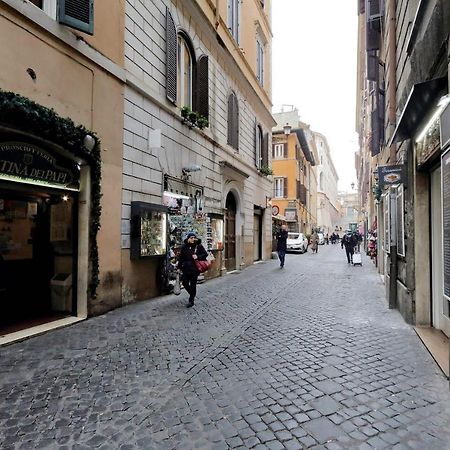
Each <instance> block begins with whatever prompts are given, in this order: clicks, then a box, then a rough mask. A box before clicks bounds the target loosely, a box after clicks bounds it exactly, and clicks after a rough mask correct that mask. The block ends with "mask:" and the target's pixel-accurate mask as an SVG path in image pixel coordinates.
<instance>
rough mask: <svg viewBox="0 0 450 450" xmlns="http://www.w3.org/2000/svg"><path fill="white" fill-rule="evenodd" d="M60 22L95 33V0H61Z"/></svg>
mask: <svg viewBox="0 0 450 450" xmlns="http://www.w3.org/2000/svg"><path fill="white" fill-rule="evenodd" d="M58 5H59V8H58V22H59V23H62V24H63V25H67V26H69V27H71V28H75V29H76V30H79V31H82V32H83V33H87V34H91V35H92V34H94V0H59V3H58Z"/></svg>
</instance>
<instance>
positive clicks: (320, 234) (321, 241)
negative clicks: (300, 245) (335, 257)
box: [317, 233, 325, 245]
mask: <svg viewBox="0 0 450 450" xmlns="http://www.w3.org/2000/svg"><path fill="white" fill-rule="evenodd" d="M317 235H318V236H319V240H318V241H317V243H318V244H319V245H323V244H325V236H324V235H323V233H317Z"/></svg>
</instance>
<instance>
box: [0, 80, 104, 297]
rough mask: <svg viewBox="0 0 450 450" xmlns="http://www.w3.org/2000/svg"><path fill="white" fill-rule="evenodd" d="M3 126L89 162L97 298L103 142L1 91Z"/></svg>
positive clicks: (92, 276)
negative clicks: (87, 142) (87, 143)
mask: <svg viewBox="0 0 450 450" xmlns="http://www.w3.org/2000/svg"><path fill="white" fill-rule="evenodd" d="M0 124H4V125H6V126H9V127H11V128H15V129H18V130H21V131H24V132H26V133H30V134H33V135H35V136H37V137H40V138H42V139H45V140H47V141H50V142H53V143H55V144H57V145H59V146H61V147H63V148H65V149H66V150H68V151H69V152H70V153H72V154H73V155H74V156H76V157H79V158H81V159H83V160H84V161H86V162H87V163H88V164H89V166H90V168H91V205H92V208H91V215H90V227H89V257H90V264H91V274H90V281H89V295H90V296H91V298H96V296H97V288H98V285H99V283H100V278H99V256H98V246H97V233H98V231H99V229H100V216H101V204H100V200H101V184H100V182H101V175H102V171H101V151H100V140H99V139H98V137H97V136H96V135H95V133H93V132H92V131H90V130H88V129H87V128H85V127H83V126H82V125H78V126H77V125H75V124H74V122H73V121H72V120H71V119H69V118H67V119H64V118H62V117H60V116H59V115H58V114H57V113H56V112H55V111H54V110H53V109H50V108H46V107H45V106H42V105H39V104H38V103H36V102H33V101H32V100H30V99H29V98H26V97H22V96H21V95H18V94H16V93H14V92H6V91H2V90H1V89H0ZM86 135H90V136H92V137H93V138H94V140H95V145H94V148H93V149H92V150H91V151H89V150H88V149H87V148H86V147H85V146H84V138H85V137H86Z"/></svg>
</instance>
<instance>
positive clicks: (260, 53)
mask: <svg viewBox="0 0 450 450" xmlns="http://www.w3.org/2000/svg"><path fill="white" fill-rule="evenodd" d="M256 78H257V79H258V81H259V84H260V85H261V86H263V85H264V46H263V44H262V43H261V41H260V40H259V39H257V40H256Z"/></svg>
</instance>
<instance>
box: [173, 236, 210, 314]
mask: <svg viewBox="0 0 450 450" xmlns="http://www.w3.org/2000/svg"><path fill="white" fill-rule="evenodd" d="M207 256H208V253H207V252H206V250H205V248H204V247H203V245H202V241H201V239H198V238H197V235H196V234H195V233H194V232H192V231H191V232H189V233H188V234H187V236H186V239H185V240H184V244H183V246H182V247H181V251H180V256H179V259H178V266H177V268H178V270H181V272H182V277H181V283H182V284H183V286H184V288H185V289H186V292H187V293H188V294H189V303H188V305H187V307H188V308H191V307H192V306H194V301H195V296H196V295H197V278H198V276H199V274H200V272H199V270H198V269H197V267H196V265H195V261H196V260H198V261H206V257H207Z"/></svg>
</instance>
